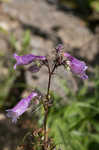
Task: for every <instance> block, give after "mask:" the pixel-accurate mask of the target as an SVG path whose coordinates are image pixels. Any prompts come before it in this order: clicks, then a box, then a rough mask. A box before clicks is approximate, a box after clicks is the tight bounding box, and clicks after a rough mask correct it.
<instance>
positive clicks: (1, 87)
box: [0, 27, 30, 108]
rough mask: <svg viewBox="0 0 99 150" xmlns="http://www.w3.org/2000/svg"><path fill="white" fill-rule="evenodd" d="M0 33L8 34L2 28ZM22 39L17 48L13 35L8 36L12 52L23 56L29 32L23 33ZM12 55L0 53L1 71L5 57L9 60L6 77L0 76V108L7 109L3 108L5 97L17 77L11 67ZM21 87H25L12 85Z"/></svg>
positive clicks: (28, 41)
mask: <svg viewBox="0 0 99 150" xmlns="http://www.w3.org/2000/svg"><path fill="white" fill-rule="evenodd" d="M0 33H3V34H5V35H6V34H8V32H7V31H6V30H5V29H4V28H3V27H0ZM22 39H23V40H22V42H21V43H20V46H19V44H18V42H17V39H16V38H15V36H14V35H13V34H11V35H10V38H9V44H10V46H11V49H12V52H13V53H14V52H16V53H17V51H19V52H18V53H20V54H24V53H26V52H27V51H28V48H29V44H30V32H29V31H28V30H27V31H25V32H24V33H23V38H22ZM19 48H20V49H19ZM13 53H12V55H11V53H10V54H7V55H6V56H5V55H2V53H0V60H1V63H0V66H1V68H2V69H3V68H5V67H4V66H3V63H4V62H5V61H6V57H7V59H10V60H9V62H8V67H7V68H6V70H7V73H6V76H5V77H3V76H2V78H1V80H0V108H3V107H4V108H5V107H7V106H5V100H6V97H7V96H8V94H9V92H10V89H11V88H12V87H13V84H14V81H15V80H16V77H17V75H18V73H17V72H15V71H14V69H13V66H14V63H15V60H14V59H13ZM23 86H25V84H24V85H23V84H22V83H19V84H15V85H14V87H17V88H19V87H23ZM14 87H13V88H14Z"/></svg>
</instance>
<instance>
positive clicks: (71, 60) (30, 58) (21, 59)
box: [6, 44, 88, 122]
mask: <svg viewBox="0 0 99 150" xmlns="http://www.w3.org/2000/svg"><path fill="white" fill-rule="evenodd" d="M62 50H63V46H62V45H61V44H59V45H58V46H57V47H56V55H55V58H54V60H53V63H52V64H53V66H52V68H50V65H49V63H50V62H49V60H48V58H47V57H46V56H36V55H33V54H28V55H23V56H18V55H17V54H16V53H15V54H14V58H15V60H16V64H15V65H14V69H16V67H17V66H20V65H28V64H31V63H32V62H33V63H34V64H32V65H31V66H30V67H29V68H28V70H29V71H31V72H32V73H34V72H38V71H39V70H40V68H41V66H43V65H45V66H47V68H48V70H50V71H49V74H50V75H49V76H50V77H51V75H53V73H54V71H55V69H56V68H58V67H59V66H62V65H63V66H64V67H65V68H66V69H67V68H68V67H69V70H70V71H71V72H72V73H73V74H75V75H77V76H79V77H80V78H81V79H83V80H85V79H87V78H88V76H87V75H86V73H85V71H86V70H87V68H88V67H87V66H86V64H85V62H83V61H80V60H78V59H76V58H75V57H73V56H71V55H70V54H69V53H64V52H63V51H62ZM48 87H49V86H48ZM48 91H49V90H48ZM37 95H38V94H37V93H35V92H32V93H31V94H30V95H29V96H28V97H27V98H23V99H22V100H20V101H19V103H18V104H17V105H16V106H15V107H14V108H12V109H8V110H6V111H7V112H8V113H7V116H8V117H9V118H12V122H16V121H17V119H18V118H19V116H20V115H22V114H23V113H24V112H25V111H27V109H28V107H29V105H30V101H31V100H32V98H34V97H35V96H37Z"/></svg>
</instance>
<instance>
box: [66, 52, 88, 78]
mask: <svg viewBox="0 0 99 150" xmlns="http://www.w3.org/2000/svg"><path fill="white" fill-rule="evenodd" d="M64 56H65V57H66V59H67V61H68V65H69V67H70V70H71V72H72V73H74V74H75V75H78V76H79V77H80V78H81V79H83V80H85V79H88V76H87V75H86V74H85V71H86V70H87V68H88V66H86V64H85V62H83V61H80V60H78V59H76V58H74V57H73V56H71V55H70V54H69V53H64Z"/></svg>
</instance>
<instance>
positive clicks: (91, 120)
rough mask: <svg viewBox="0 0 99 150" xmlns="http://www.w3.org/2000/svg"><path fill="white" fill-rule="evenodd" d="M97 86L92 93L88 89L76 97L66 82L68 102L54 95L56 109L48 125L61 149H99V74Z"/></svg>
mask: <svg viewBox="0 0 99 150" xmlns="http://www.w3.org/2000/svg"><path fill="white" fill-rule="evenodd" d="M97 70H98V68H97ZM93 82H94V86H93V88H92V89H91V88H90V87H87V86H85V85H84V86H82V87H81V88H80V89H79V91H78V92H77V93H76V94H74V93H73V92H72V91H71V90H70V89H68V88H67V87H66V81H63V82H62V85H63V88H64V90H65V91H66V93H67V98H66V101H64V102H63V100H62V98H61V97H59V96H57V95H55V94H52V96H53V100H54V106H53V107H52V108H51V111H50V113H49V121H48V125H49V128H50V134H51V136H52V137H54V140H55V143H56V144H57V147H60V148H62V150H78V149H79V150H98V149H99V72H97V74H96V77H95V79H94V80H93Z"/></svg>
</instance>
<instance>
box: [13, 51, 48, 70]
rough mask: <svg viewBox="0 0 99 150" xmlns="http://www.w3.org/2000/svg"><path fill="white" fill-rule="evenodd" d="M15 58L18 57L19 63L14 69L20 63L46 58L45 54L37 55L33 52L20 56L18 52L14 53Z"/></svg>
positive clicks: (26, 63)
mask: <svg viewBox="0 0 99 150" xmlns="http://www.w3.org/2000/svg"><path fill="white" fill-rule="evenodd" d="M14 58H15V59H16V61H17V63H16V64H15V65H14V69H16V66H18V65H28V64H30V63H32V62H34V61H36V60H45V59H46V57H45V56H35V55H33V54H28V55H24V56H18V55H17V54H16V53H15V54H14Z"/></svg>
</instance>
